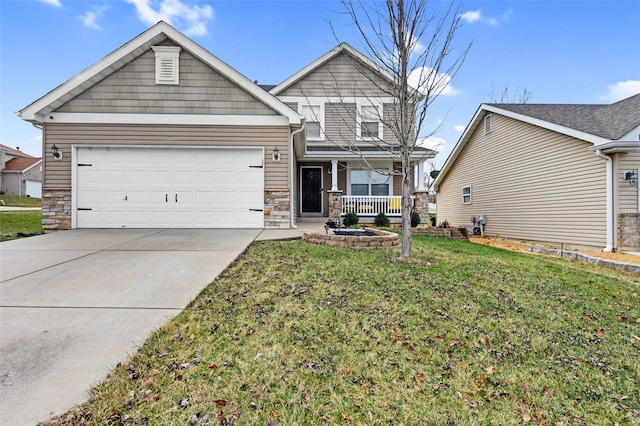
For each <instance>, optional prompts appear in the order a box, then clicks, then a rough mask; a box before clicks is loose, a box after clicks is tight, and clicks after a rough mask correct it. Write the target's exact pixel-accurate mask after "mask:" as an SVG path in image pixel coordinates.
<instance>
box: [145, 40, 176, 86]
mask: <svg viewBox="0 0 640 426" xmlns="http://www.w3.org/2000/svg"><path fill="white" fill-rule="evenodd" d="M152 49H153V51H154V52H155V54H156V84H179V83H180V47H177V46H152Z"/></svg>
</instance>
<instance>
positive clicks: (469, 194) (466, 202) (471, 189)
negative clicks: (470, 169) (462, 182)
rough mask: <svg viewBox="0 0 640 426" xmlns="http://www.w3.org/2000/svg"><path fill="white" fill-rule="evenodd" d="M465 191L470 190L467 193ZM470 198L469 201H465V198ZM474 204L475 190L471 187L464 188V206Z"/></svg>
mask: <svg viewBox="0 0 640 426" xmlns="http://www.w3.org/2000/svg"><path fill="white" fill-rule="evenodd" d="M465 189H468V190H469V192H468V193H465ZM466 197H468V198H469V201H465V198H466ZM472 203H473V188H472V186H471V185H467V186H463V187H462V204H472Z"/></svg>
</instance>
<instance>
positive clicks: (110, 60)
mask: <svg viewBox="0 0 640 426" xmlns="http://www.w3.org/2000/svg"><path fill="white" fill-rule="evenodd" d="M165 37H168V38H169V39H171V40H173V41H174V42H175V43H176V44H178V45H180V46H181V47H182V48H184V49H185V50H187V51H189V52H190V53H191V54H192V55H194V56H195V57H197V58H198V59H200V60H201V61H203V62H204V63H205V64H207V65H209V66H210V67H211V68H213V69H215V70H216V71H218V72H219V73H220V74H222V75H223V76H225V77H226V78H228V79H229V80H231V81H232V82H234V83H235V84H236V85H237V86H238V87H240V88H242V89H244V90H245V91H246V92H247V93H249V94H251V95H252V96H253V97H254V98H256V99H257V100H258V101H260V102H262V103H264V104H265V105H267V106H268V107H270V108H271V109H273V110H274V111H276V112H277V113H279V114H281V115H282V116H284V117H287V118H288V119H289V123H290V124H292V125H299V124H301V120H302V119H301V117H300V115H298V113H297V112H295V111H293V110H292V109H291V108H289V107H288V106H287V105H285V104H284V103H282V102H281V101H280V100H278V99H276V98H275V97H273V96H271V95H270V94H269V93H268V92H266V91H264V90H263V89H261V88H260V87H258V85H257V84H255V83H254V82H253V81H251V80H249V79H248V78H246V77H245V76H244V75H242V74H241V73H239V72H238V71H236V70H235V69H233V68H232V67H230V66H229V65H227V64H226V63H225V62H223V61H221V60H220V59H218V58H217V57H216V56H214V55H213V54H211V53H210V52H209V51H207V50H206V49H204V48H203V47H202V46H200V45H198V44H197V43H195V42H194V41H192V40H191V39H189V38H188V37H186V36H185V35H183V34H182V33H180V32H179V31H178V30H176V29H175V28H173V27H172V26H171V25H169V24H167V23H166V22H164V21H160V22H158V23H157V24H156V25H154V26H153V27H151V28H149V29H148V30H146V31H145V32H143V33H142V34H140V35H139V36H137V37H136V38H134V39H133V40H131V41H129V42H127V43H126V44H124V45H122V46H121V47H119V48H118V49H116V50H114V51H113V52H111V53H110V54H108V55H107V56H105V57H104V58H103V59H101V60H100V61H98V62H96V63H95V64H93V65H91V66H90V67H89V68H87V69H85V70H84V71H82V72H80V73H79V74H76V75H75V76H74V77H72V78H71V79H69V80H67V81H66V82H64V83H62V84H61V85H60V86H58V87H56V88H55V89H53V90H52V91H50V92H49V93H47V94H46V95H44V96H43V97H41V98H40V99H38V100H36V101H35V102H33V103H31V104H30V105H28V106H27V107H25V108H24V109H22V110H20V111H18V112H17V114H18V115H19V116H20V117H21V118H22V119H23V120H26V121H30V122H32V123H42V122H43V121H47V119H48V117H47V115H48V114H49V113H50V112H52V111H54V110H56V109H57V108H59V107H60V106H62V105H63V104H65V103H66V102H67V101H69V100H70V99H72V98H74V97H76V96H77V95H79V94H80V93H82V92H83V91H84V90H86V89H87V88H88V87H91V86H93V85H94V84H96V83H98V82H99V81H101V80H102V79H104V78H105V77H107V76H108V75H111V74H112V73H113V72H115V71H117V70H118V69H120V68H121V67H123V66H124V65H125V64H127V63H128V62H130V61H131V60H133V59H134V58H136V57H138V56H140V55H141V54H143V53H144V52H146V51H147V50H149V49H150V48H151V46H153V45H155V44H156V43H159V42H161V41H162V40H163V39H164V38H165Z"/></svg>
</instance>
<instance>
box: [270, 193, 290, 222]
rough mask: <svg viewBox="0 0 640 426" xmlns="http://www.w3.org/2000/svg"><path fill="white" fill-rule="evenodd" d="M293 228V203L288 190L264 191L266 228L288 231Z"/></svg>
mask: <svg viewBox="0 0 640 426" xmlns="http://www.w3.org/2000/svg"><path fill="white" fill-rule="evenodd" d="M290 227H291V201H290V199H289V190H288V189H265V190H264V228H265V229H288V228H290Z"/></svg>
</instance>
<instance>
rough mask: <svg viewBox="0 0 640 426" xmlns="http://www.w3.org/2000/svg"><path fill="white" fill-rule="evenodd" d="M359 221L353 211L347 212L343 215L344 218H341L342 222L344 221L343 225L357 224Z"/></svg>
mask: <svg viewBox="0 0 640 426" xmlns="http://www.w3.org/2000/svg"><path fill="white" fill-rule="evenodd" d="M359 221H360V218H359V217H358V215H357V214H355V213H354V212H349V213H347V214H346V215H344V219H343V220H342V223H344V226H347V227H348V226H351V225H357V224H358V222H359Z"/></svg>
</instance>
